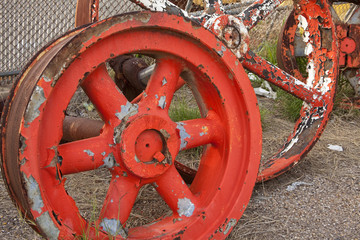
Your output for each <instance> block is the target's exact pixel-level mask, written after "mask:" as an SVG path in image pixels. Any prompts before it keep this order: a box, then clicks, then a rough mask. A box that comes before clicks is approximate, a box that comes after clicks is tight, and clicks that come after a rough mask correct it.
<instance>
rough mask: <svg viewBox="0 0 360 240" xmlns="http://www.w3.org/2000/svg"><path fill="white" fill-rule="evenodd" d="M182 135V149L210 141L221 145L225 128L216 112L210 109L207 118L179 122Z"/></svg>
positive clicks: (180, 134) (178, 127) (178, 125)
mask: <svg viewBox="0 0 360 240" xmlns="http://www.w3.org/2000/svg"><path fill="white" fill-rule="evenodd" d="M177 129H178V131H179V136H180V141H181V143H180V150H185V149H190V148H195V147H199V146H202V145H205V144H208V143H212V144H217V145H220V144H222V142H223V138H224V129H223V126H222V124H221V121H220V120H219V118H218V117H217V115H216V113H214V112H212V111H209V113H208V116H207V117H206V118H200V119H193V120H187V121H182V122H178V123H177Z"/></svg>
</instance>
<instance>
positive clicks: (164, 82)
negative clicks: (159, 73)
mask: <svg viewBox="0 0 360 240" xmlns="http://www.w3.org/2000/svg"><path fill="white" fill-rule="evenodd" d="M161 83H162V86H164V85H165V84H167V81H166V78H165V77H164V78H163V80H162V82H161Z"/></svg>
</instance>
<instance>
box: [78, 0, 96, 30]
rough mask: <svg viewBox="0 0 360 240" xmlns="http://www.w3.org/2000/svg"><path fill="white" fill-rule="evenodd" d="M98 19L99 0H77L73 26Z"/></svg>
mask: <svg viewBox="0 0 360 240" xmlns="http://www.w3.org/2000/svg"><path fill="white" fill-rule="evenodd" d="M98 20H99V0H77V4H76V12H75V27H79V26H82V25H85V24H89V23H93V22H96V21H98Z"/></svg>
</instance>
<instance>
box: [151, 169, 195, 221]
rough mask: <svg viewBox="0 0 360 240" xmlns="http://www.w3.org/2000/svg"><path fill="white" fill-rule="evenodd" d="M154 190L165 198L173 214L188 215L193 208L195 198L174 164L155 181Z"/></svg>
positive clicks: (191, 212)
mask: <svg viewBox="0 0 360 240" xmlns="http://www.w3.org/2000/svg"><path fill="white" fill-rule="evenodd" d="M154 185H155V188H156V191H157V192H158V193H159V194H160V195H161V197H162V198H163V199H164V200H165V202H166V203H167V205H168V206H169V207H170V208H171V209H172V210H173V212H174V214H178V215H179V216H180V217H182V216H186V217H190V216H191V215H192V214H193V212H194V210H195V208H196V202H197V199H196V197H195V195H194V194H193V193H192V192H191V191H190V189H189V187H188V186H187V185H186V183H185V182H184V180H183V179H182V178H181V176H180V174H179V173H178V171H177V170H176V168H175V166H174V165H173V166H171V167H170V168H169V169H168V170H167V171H166V172H165V173H164V175H162V176H161V177H160V178H159V179H158V180H157V181H156V182H155V183H154Z"/></svg>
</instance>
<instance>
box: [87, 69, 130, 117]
mask: <svg viewBox="0 0 360 240" xmlns="http://www.w3.org/2000/svg"><path fill="white" fill-rule="evenodd" d="M81 87H82V88H83V89H84V91H85V93H86V94H87V95H88V97H89V98H90V100H91V102H92V103H93V104H94V105H95V106H96V109H97V110H98V111H99V112H100V114H101V116H102V117H103V120H104V121H111V120H114V119H116V120H115V122H118V120H117V117H116V114H117V113H120V112H121V109H122V106H126V104H127V103H128V101H127V99H126V97H125V96H124V95H123V94H122V92H121V91H120V90H119V88H118V87H117V86H116V84H115V82H114V81H113V80H112V79H111V77H110V76H109V74H108V72H107V70H106V66H105V64H102V65H101V66H99V67H98V68H97V69H96V70H95V71H94V72H92V73H91V74H90V75H89V76H88V77H87V78H86V79H85V80H84V81H83V82H82V83H81Z"/></svg>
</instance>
